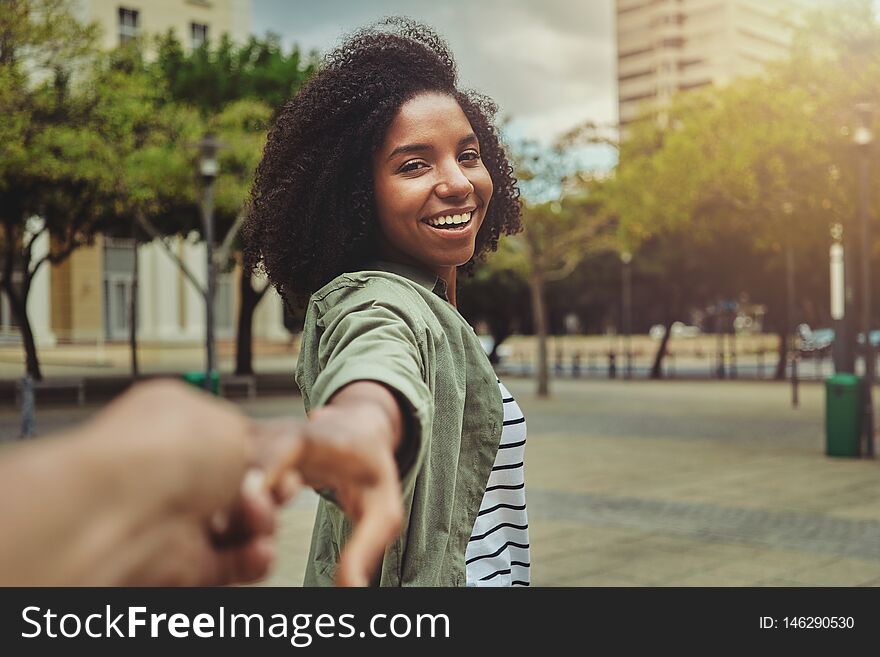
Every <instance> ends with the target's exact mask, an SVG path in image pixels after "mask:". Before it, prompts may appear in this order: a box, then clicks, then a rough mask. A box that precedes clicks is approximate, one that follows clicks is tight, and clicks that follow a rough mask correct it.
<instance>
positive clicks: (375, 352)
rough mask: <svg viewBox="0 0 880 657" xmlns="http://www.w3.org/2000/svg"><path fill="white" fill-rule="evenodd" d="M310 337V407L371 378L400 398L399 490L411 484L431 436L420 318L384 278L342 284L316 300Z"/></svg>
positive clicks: (304, 370) (306, 387)
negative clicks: (402, 424) (402, 430)
mask: <svg viewBox="0 0 880 657" xmlns="http://www.w3.org/2000/svg"><path fill="white" fill-rule="evenodd" d="M310 312H313V316H312V317H311V318H310V320H307V321H311V322H312V325H313V326H314V327H315V329H316V330H315V333H314V335H312V336H309V335H308V334H304V340H303V350H304V351H308V352H311V354H312V356H311V359H309V357H308V356H306V358H305V360H303V366H302V367H301V368H300V371H299V372H298V379H302V380H301V381H300V387H301V388H302V389H303V394H304V396H307V400H306V404H307V408H310V409H313V408H319V407H321V406H323V405H325V404H327V403H328V402H329V401H330V399H331V398H332V397H333V395H334V394H336V392H338V391H339V390H341V389H342V388H344V387H345V386H347V385H349V384H350V383H354V382H355V381H376V382H378V383H380V384H382V385H384V386H386V387H387V388H388V389H389V390H390V391H391V392H392V393H393V394H394V395H395V397H396V398H397V400H398V403H400V405H401V410H402V412H403V414H404V421H405V427H406V436H405V439H404V443H403V445H402V448H401V450H400V451H399V452H398V455H397V456H398V467H399V468H400V475H401V480H402V484H403V488H404V490H405V491H406V490H407V489H409V487H410V486H411V485H412V483H413V480H414V477H415V472H416V471H417V470H418V467H417V466H418V464H419V463H420V462H421V460H422V458H423V454H424V453H425V446H426V443H427V441H428V440H429V438H430V435H431V424H432V422H431V419H432V415H433V392H432V389H431V385H432V381H431V378H432V377H431V376H430V372H429V371H428V367H427V366H426V362H425V361H426V358H427V347H426V344H425V343H426V339H427V338H426V329H425V325H424V320H422V319H421V317H420V316H419V313H418V312H416V311H415V310H414V309H413V308H412V306H411V303H410V302H409V301H408V299H407V298H406V293H405V291H404V290H400V291H398V290H396V289H395V286H394V285H393V284H390V283H388V282H386V281H384V280H373V281H368V282H367V283H365V284H363V283H362V284H357V285H354V284H352V285H349V286H342V287H340V288H338V289H335V290H333V291H331V292H330V293H329V294H327V295H326V296H325V297H323V298H321V299H317V300H314V307H313V308H312V309H310Z"/></svg>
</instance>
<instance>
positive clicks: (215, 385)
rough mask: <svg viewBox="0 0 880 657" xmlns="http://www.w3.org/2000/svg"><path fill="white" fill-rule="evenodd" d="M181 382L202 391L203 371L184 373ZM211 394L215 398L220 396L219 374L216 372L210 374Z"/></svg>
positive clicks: (203, 387)
mask: <svg viewBox="0 0 880 657" xmlns="http://www.w3.org/2000/svg"><path fill="white" fill-rule="evenodd" d="M183 380H184V381H186V382H187V383H189V384H192V385H194V386H195V387H196V388H200V389H202V390H204V389H205V370H199V371H193V372H184V373H183ZM211 392H212V393H213V394H214V395H216V396H219V395H220V374H219V373H218V372H216V371H214V372H211Z"/></svg>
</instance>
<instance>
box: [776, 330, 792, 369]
mask: <svg viewBox="0 0 880 657" xmlns="http://www.w3.org/2000/svg"><path fill="white" fill-rule="evenodd" d="M777 335H778V336H779V360H777V361H776V374H774V375H773V378H774V379H776V380H777V381H782V380H783V379H785V370H786V366H787V365H788V331H786V330H785V329H780V330H779V331H778V333H777Z"/></svg>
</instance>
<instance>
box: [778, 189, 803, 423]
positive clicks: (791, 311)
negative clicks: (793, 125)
mask: <svg viewBox="0 0 880 657" xmlns="http://www.w3.org/2000/svg"><path fill="white" fill-rule="evenodd" d="M782 212H783V214H785V218H786V222H785V223H786V225H785V232H786V234H787V236H788V240H787V242H786V247H785V281H786V286H785V289H786V293H785V296H786V297H787V302H788V303H787V306H788V311H787V313H786V314H787V315H788V318H787V319H788V322H787V326H786V333H788V332H789V331H791V333H790V335H791V341H790V343H789V347H788V353H789V354H790V359H791V405H792V407H793V408H797V407H798V403H799V400H798V350H797V335H798V331H797V318H796V317H795V314H796V312H797V311H796V306H795V300H794V299H795V279H794V245H793V244H792V240H793V235H794V227H793V226H791V216H792V214H793V213H794V205H792V203H791V202H790V201H786V202H785V203H783V204H782Z"/></svg>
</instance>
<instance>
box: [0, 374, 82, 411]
mask: <svg viewBox="0 0 880 657" xmlns="http://www.w3.org/2000/svg"><path fill="white" fill-rule="evenodd" d="M32 385H33V387H34V397H36V396H37V393H38V392H39V391H40V390H75V391H76V403H77V404H78V405H79V406H83V405H84V404H85V403H86V381H85V379H84V378H81V377H71V378H52V379H44V380H43V381H34V382H33V384H32ZM22 388H23V384H22V381H21V380H20V379H19V380H18V381H16V382H15V405H16V406H20V405H21V399H22V394H23V390H22Z"/></svg>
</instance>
